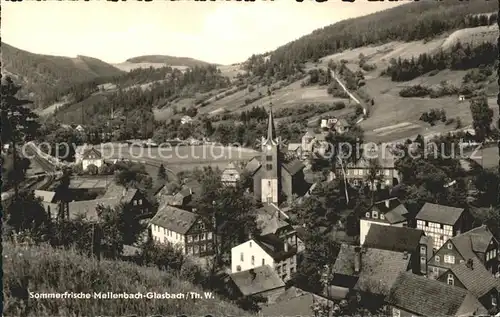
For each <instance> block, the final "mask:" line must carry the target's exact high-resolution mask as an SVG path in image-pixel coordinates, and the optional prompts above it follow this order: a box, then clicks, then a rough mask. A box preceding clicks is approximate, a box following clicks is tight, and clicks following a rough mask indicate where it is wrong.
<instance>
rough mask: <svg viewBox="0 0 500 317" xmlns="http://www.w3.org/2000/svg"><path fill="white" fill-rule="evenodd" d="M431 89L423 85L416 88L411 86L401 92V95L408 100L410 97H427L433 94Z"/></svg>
mask: <svg viewBox="0 0 500 317" xmlns="http://www.w3.org/2000/svg"><path fill="white" fill-rule="evenodd" d="M431 91H432V90H431V89H429V88H427V87H425V86H422V85H415V86H409V87H405V88H403V89H401V91H400V92H399V95H400V96H401V97H403V98H408V97H425V96H427V95H429V94H430V93H431Z"/></svg>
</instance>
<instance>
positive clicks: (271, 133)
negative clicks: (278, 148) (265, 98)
mask: <svg viewBox="0 0 500 317" xmlns="http://www.w3.org/2000/svg"><path fill="white" fill-rule="evenodd" d="M275 138H276V128H275V127H274V117H273V107H272V106H271V105H269V118H268V119H267V141H274V139H275Z"/></svg>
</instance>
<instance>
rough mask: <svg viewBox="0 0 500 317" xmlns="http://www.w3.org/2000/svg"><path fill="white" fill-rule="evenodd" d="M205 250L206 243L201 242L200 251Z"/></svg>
mask: <svg viewBox="0 0 500 317" xmlns="http://www.w3.org/2000/svg"><path fill="white" fill-rule="evenodd" d="M205 250H206V245H204V244H202V245H201V246H200V252H205Z"/></svg>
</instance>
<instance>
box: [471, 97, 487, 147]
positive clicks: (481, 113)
mask: <svg viewBox="0 0 500 317" xmlns="http://www.w3.org/2000/svg"><path fill="white" fill-rule="evenodd" d="M470 110H471V113H472V120H473V126H474V130H475V131H476V137H477V139H478V140H479V141H484V139H485V138H486V137H487V136H489V134H490V132H491V123H492V121H493V109H490V107H489V106H488V98H486V97H479V98H475V99H472V100H471V101H470Z"/></svg>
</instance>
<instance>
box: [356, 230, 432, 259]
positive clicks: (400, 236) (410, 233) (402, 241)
mask: <svg viewBox="0 0 500 317" xmlns="http://www.w3.org/2000/svg"><path fill="white" fill-rule="evenodd" d="M423 235H424V231H422V230H419V229H413V228H408V227H395V226H382V225H377V224H372V225H371V226H370V230H368V234H367V235H366V237H365V242H364V244H363V245H364V246H365V247H367V248H375V249H381V250H388V251H396V252H404V251H407V252H409V253H411V252H414V251H415V250H417V249H418V246H419V245H420V239H421V237H422V236H423Z"/></svg>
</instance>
